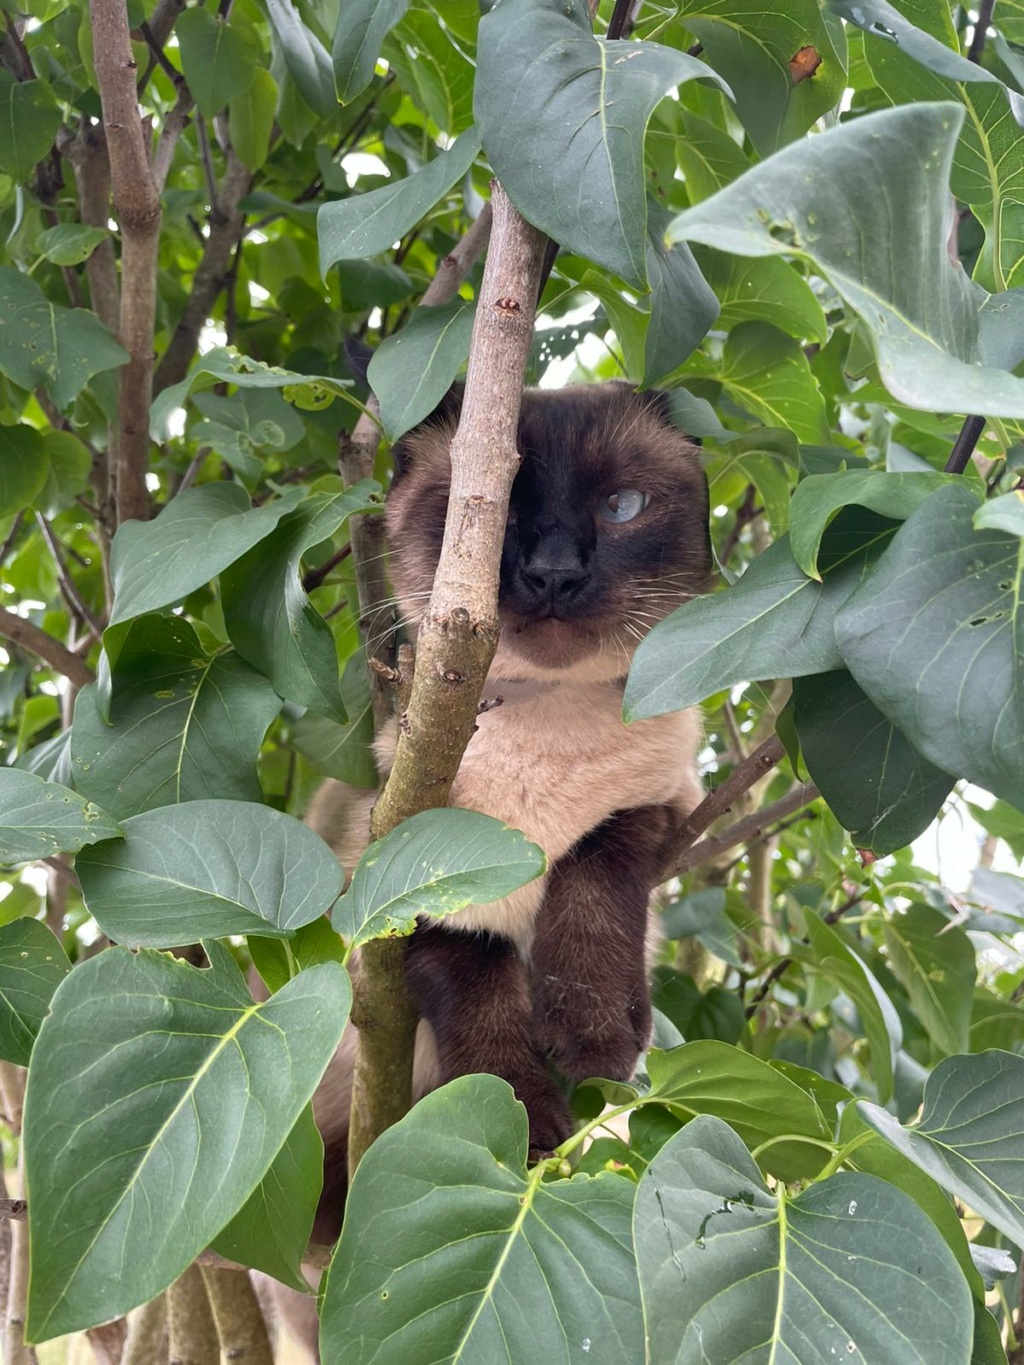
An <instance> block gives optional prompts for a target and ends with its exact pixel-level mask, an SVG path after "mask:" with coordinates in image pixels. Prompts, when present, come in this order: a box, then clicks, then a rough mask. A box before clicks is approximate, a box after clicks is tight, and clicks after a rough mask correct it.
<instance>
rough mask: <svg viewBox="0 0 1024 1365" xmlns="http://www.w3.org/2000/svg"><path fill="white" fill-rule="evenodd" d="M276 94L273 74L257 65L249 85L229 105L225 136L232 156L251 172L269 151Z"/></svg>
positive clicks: (264, 158)
mask: <svg viewBox="0 0 1024 1365" xmlns="http://www.w3.org/2000/svg"><path fill="white" fill-rule="evenodd" d="M277 93H278V92H277V83H276V81H275V80H274V78H273V76H272V75H271V74H270V72H269V71H267V70H266V68H265V67H262V66H257V67H255V68H254V70H253V73H252V84H251V85H250V86H248V87H247V88H246V89H245V90H243V91H242V93H241V94H240V95H236V96H235V98H234V99H233V100H232V101H231V103H230V104H229V105H228V137H229V138H230V140H231V146H232V149H233V150H234V152H235V155H236V156H237V157H238V159H239V161H241V162H242V164H243V165H244V166H248V168H249V170H250V171H258V170H259V169H260V167H261V166H262V165H263V164H264V162H265V161H266V159H267V154H268V152H269V151H270V135H271V133H272V132H273V130H274V110H275V109H276V108H277Z"/></svg>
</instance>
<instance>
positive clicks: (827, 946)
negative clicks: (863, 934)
mask: <svg viewBox="0 0 1024 1365" xmlns="http://www.w3.org/2000/svg"><path fill="white" fill-rule="evenodd" d="M807 937H808V940H809V944H810V946H809V947H804V945H802V944H795V945H794V947H793V950H792V951H793V956H794V957H796V958H797V960H798V961H800V962H802V963H803V964H804V966H805V967H806V968H807V969H808V970H810V971H813V972H819V973H820V974H821V975H822V976H824V977H827V979H828V980H829V981H832V982H834V983H835V984H836V985H837V986H838V987H839V989H840V990H842V991H844V992H845V994H846V995H848V996H849V997H850V999H851V1000H852V1001H853V1003H854V1005H855V1006H856V1009H857V1014H858V1016H859V1018H860V1022H861V1027H862V1028H863V1029H864V1032H865V1034H866V1035H867V1040H868V1046H869V1047H870V1048H871V1076H872V1079H873V1080H874V1082H875V1087H876V1089H877V1091H878V1099H879V1101H880V1103H882V1104H886V1103H887V1102H888V1100H889V1098H890V1096H891V1095H892V1082H893V1071H894V1069H895V1066H896V1057H897V1054H898V1052H899V1050H900V1048H901V1047H902V1045H903V1027H902V1025H901V1024H900V1017H899V1015H898V1014H897V1013H896V1009H895V1006H894V1005H893V1004H892V1002H891V1001H890V999H889V997H888V996H887V995H886V993H885V991H884V990H883V989H882V987H881V986H880V985H879V982H878V979H877V977H876V976H875V975H874V973H873V972H872V971H870V970H869V968H868V966H867V964H866V963H865V962H864V960H863V959H862V958H861V957H859V956H858V954H857V953H855V952H854V951H853V949H852V948H851V947H850V945H849V944H848V943H847V942H846V940H845V939H844V938H843V936H842V934H840V933H839V932H838V930H836V929H833V927H832V926H831V925H830V924H826V923H825V921H824V920H822V919H819V918H818V917H817V915H814V914H808V916H807Z"/></svg>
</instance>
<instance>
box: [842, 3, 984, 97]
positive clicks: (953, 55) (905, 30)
mask: <svg viewBox="0 0 1024 1365" xmlns="http://www.w3.org/2000/svg"><path fill="white" fill-rule="evenodd" d="M827 4H828V8H829V9H830V10H831V11H832V13H833V14H839V15H841V16H842V17H843V18H844V19H845V20H846V22H847V23H848V24H856V25H857V27H858V28H862V29H863V30H864V32H865V33H870V34H873V35H875V36H876V37H879V38H882V39H884V40H885V41H886V42H887V43H892V44H893V45H894V46H895V47H898V48H899V49H900V51H901V52H905V53H906V54H907V56H908V57H911V58H912V59H913V60H914V61H915V62H920V64H921V65H922V66H924V67H927V69H928V70H929V71H934V72H935V73H936V75H939V76H946V77H948V78H949V79H950V80H954V81H992V82H993V83H995V84H996V85H999V84H1001V82H1000V80H999V77H998V76H996V75H994V74H993V73H992V72H991V71H986V69H985V68H984V67H983V66H981V65H980V64H979V63H977V62H970V61H968V60H967V58H966V57H961V55H960V53H959V52H954V51H952V49H950V48H949V47H947V46H946V44H945V43H942V42H940V41H939V40H938V38H933V37H932V35H931V34H930V33H926V32H924V31H923V30H922V29H919V28H915V26H914V25H913V24H911V23H909V22H908V20H907V19H905V18H904V16H903V15H902V14H901V13H900V11H899V10H898V9H896V8H895V7H894V6H893V5H890V4H888V3H887V0H827Z"/></svg>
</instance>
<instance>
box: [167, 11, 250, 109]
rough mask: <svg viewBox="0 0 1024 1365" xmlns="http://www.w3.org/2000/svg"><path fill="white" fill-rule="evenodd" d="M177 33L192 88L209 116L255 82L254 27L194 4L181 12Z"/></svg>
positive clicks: (176, 28)
mask: <svg viewBox="0 0 1024 1365" xmlns="http://www.w3.org/2000/svg"><path fill="white" fill-rule="evenodd" d="M174 36H175V37H176V38H177V40H178V48H179V50H180V52H181V65H182V69H183V71H184V72H185V79H186V80H187V81H188V88H189V91H190V93H191V94H192V96H193V97H194V99H195V102H196V104H197V105H198V106H199V112H200V113H201V114H203V115H205V116H206V118H213V116H214V114H219V113H220V111H221V110H222V109H223V108H224V106H225V104H227V102H228V100H233V99H234V98H235V96H236V95H241V94H243V93H244V92H245V91H246V90H248V88H249V86H250V85H252V82H253V76H254V74H255V71H256V65H257V62H258V60H259V56H260V48H259V42H258V40H257V38H256V36H255V33H254V32H253V30H252V29H250V28H247V27H245V26H244V25H240V24H235V25H234V26H231V25H230V24H229V23H228V22H227V21H226V20H225V19H223V18H222V17H221V15H220V14H219V13H218V14H211V13H210V12H209V11H208V10H205V9H203V8H202V7H201V6H194V7H193V8H191V9H186V10H185V11H184V12H183V13H182V14H180V15H179V16H178V20H177V23H176V24H175V25H174Z"/></svg>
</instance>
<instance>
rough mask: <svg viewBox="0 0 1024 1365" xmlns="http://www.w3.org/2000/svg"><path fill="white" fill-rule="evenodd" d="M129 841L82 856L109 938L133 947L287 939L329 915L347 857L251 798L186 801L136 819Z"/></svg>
mask: <svg viewBox="0 0 1024 1365" xmlns="http://www.w3.org/2000/svg"><path fill="white" fill-rule="evenodd" d="M124 833H125V839H124V842H123V843H117V844H115V843H106V844H104V845H103V846H102V847H100V848H94V849H90V850H89V851H88V853H82V854H80V855H79V857H78V861H77V864H76V866H77V869H78V876H79V879H80V881H81V883H82V895H83V896H84V897H85V903H86V905H87V906H88V908H89V910H90V912H91V913H92V914H93V915H94V916H95V918H96V922H97V923H98V924H99V926H100V928H101V929H102V930H103V932H104V933H105V934H107V935H108V936H109V937H110V938H112V939H114V941H115V942H117V943H127V944H130V945H131V946H132V947H139V946H142V947H153V948H173V947H177V946H178V945H181V944H186V943H195V942H196V941H197V940H198V939H201V938H225V937H226V936H227V935H228V934H266V935H268V936H270V937H272V938H286V937H288V935H289V934H290V933H291V932H292V931H293V930H295V929H297V928H298V927H299V926H300V925H301V924H308V923H309V922H310V920H313V919H316V917H317V916H318V915H322V914H324V913H325V911H327V910H329V909H330V907H331V906H332V905H333V903H334V901H335V900H336V899H337V897H338V894H339V892H340V891H341V886H342V872H341V868H340V866H339V864H338V860H337V859H336V858H335V857H334V855H333V854H332V853H331V851H330V849H329V848H328V847H327V845H326V844H325V843H324V842H323V840H322V839H320V838H318V837H317V835H315V834H314V833H313V831H312V830H311V829H307V828H306V826H305V825H303V824H300V822H299V821H298V820H296V819H294V818H293V817H292V816H291V815H285V814H284V813H283V811H278V810H272V809H271V808H270V807H269V806H257V805H252V804H250V803H249V802H247V801H184V802H182V804H181V805H180V806H161V807H159V808H158V809H157V810H150V811H146V812H144V814H142V815H133V816H132V818H131V819H130V820H126V821H125V822H124Z"/></svg>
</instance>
